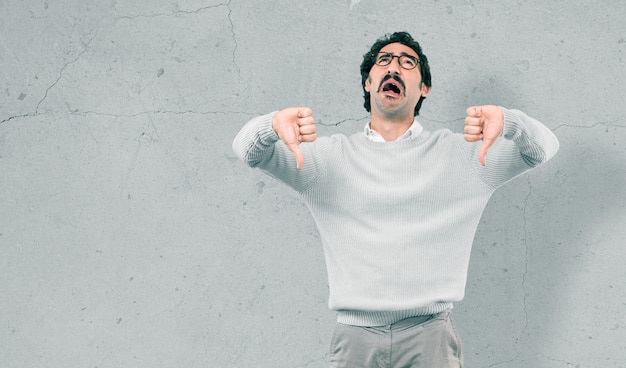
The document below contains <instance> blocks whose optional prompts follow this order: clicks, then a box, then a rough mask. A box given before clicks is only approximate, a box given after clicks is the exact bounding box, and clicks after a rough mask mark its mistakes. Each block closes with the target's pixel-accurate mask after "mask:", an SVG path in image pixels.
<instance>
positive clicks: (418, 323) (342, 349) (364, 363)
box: [329, 311, 463, 368]
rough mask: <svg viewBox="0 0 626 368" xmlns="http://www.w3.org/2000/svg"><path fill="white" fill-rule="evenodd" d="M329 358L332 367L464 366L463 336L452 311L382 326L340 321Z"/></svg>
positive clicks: (410, 367) (419, 367)
mask: <svg viewBox="0 0 626 368" xmlns="http://www.w3.org/2000/svg"><path fill="white" fill-rule="evenodd" d="M329 358H330V363H331V367H349V368H356V367H358V368H370V367H371V368H383V367H384V368H452V367H454V368H461V367H463V351H462V347H461V340H460V339H459V336H458V333H457V332H456V328H455V327H454V322H453V321H452V316H451V315H450V311H444V312H441V313H439V314H434V315H432V316H423V317H422V316H420V317H412V318H407V319H404V320H402V321H398V322H396V323H394V324H391V325H388V326H379V327H360V326H350V325H344V324H341V323H337V326H336V327H335V332H334V334H333V338H332V341H331V344H330V355H329Z"/></svg>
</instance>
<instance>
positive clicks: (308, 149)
mask: <svg viewBox="0 0 626 368" xmlns="http://www.w3.org/2000/svg"><path fill="white" fill-rule="evenodd" d="M361 75H362V86H363V90H364V94H365V96H364V97H365V103H364V106H365V108H366V109H367V111H369V112H370V113H371V120H370V122H369V123H368V124H367V125H366V126H365V129H364V132H359V133H356V134H353V135H351V136H349V137H346V136H344V135H333V136H331V137H320V138H317V135H316V130H315V125H314V119H313V115H312V111H311V109H309V108H306V107H291V108H286V109H283V110H281V111H278V112H274V113H271V114H268V115H264V116H260V117H257V118H255V119H252V120H251V121H250V122H248V123H247V124H246V125H245V127H244V128H243V129H242V130H241V131H240V132H239V134H238V135H237V137H236V138H235V140H234V142H233V149H234V151H235V152H236V153H237V154H238V156H239V157H240V158H241V159H242V160H243V161H244V162H246V163H247V164H248V165H250V166H252V167H259V168H261V169H262V170H264V171H266V172H268V173H269V174H271V175H272V176H274V177H275V178H278V179H279V180H282V181H283V182H284V183H286V184H287V185H289V186H291V187H292V188H293V189H295V190H296V191H298V192H299V193H300V194H301V196H302V198H303V199H304V201H305V202H306V203H307V205H308V208H309V209H310V211H311V213H312V215H313V217H314V219H315V222H316V224H317V227H318V229H319V234H320V237H321V239H322V242H323V246H324V252H325V257H326V264H327V270H328V283H329V289H330V295H329V307H330V309H332V310H335V311H337V314H338V319H337V327H336V330H335V333H334V336H333V339H332V342H331V351H330V355H329V356H330V361H331V365H332V366H333V367H437V368H442V367H461V366H462V364H463V357H462V348H461V343H460V340H459V337H458V335H457V333H456V331H455V328H454V324H453V322H452V320H451V317H450V309H451V308H452V303H454V302H457V301H460V300H461V299H462V298H463V296H464V291H465V284H466V279H467V270H468V264H469V257H470V251H471V246H472V240H473V238H474V233H475V231H476V228H477V226H478V223H479V220H480V217H481V214H482V211H483V209H484V208H485V206H486V204H487V202H488V200H489V198H490V196H491V194H492V193H493V192H494V191H495V190H496V189H497V188H498V187H499V186H501V185H502V184H504V183H505V182H507V181H508V180H510V179H512V178H514V177H515V176H518V175H520V174H521V173H524V172H526V171H528V170H530V169H531V168H533V167H536V166H537V165H539V164H541V163H543V162H545V161H547V160H548V159H549V158H551V157H552V156H553V155H554V154H555V153H556V152H557V150H558V147H559V143H558V140H557V139H556V137H555V136H554V134H552V132H551V131H550V130H549V129H548V128H546V127H545V126H544V125H542V124H541V123H539V122H538V121H536V120H534V119H532V118H530V117H528V116H527V115H525V114H524V113H522V112H520V111H516V110H509V109H505V108H501V107H497V106H490V105H489V106H475V107H470V108H468V109H467V117H466V119H465V122H466V125H465V128H464V134H455V133H453V132H451V131H450V130H447V129H442V130H438V131H435V132H429V131H425V130H424V129H423V128H422V127H421V126H420V124H419V123H418V122H417V120H416V119H415V116H417V115H418V112H419V108H420V106H421V104H422V102H423V99H424V98H425V97H426V96H427V95H428V93H429V92H430V87H431V81H430V69H429V66H428V60H427V58H426V56H425V55H424V54H423V53H422V49H421V47H420V45H419V44H418V43H417V42H416V41H415V40H413V38H412V37H411V36H410V35H409V34H408V33H405V32H398V33H394V34H392V35H387V36H385V37H383V38H381V39H379V40H377V42H376V43H375V44H374V45H373V46H372V48H371V50H370V51H369V52H368V53H366V54H365V55H364V58H363V63H362V64H361ZM301 143H302V144H301Z"/></svg>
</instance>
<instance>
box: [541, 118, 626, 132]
mask: <svg viewBox="0 0 626 368" xmlns="http://www.w3.org/2000/svg"><path fill="white" fill-rule="evenodd" d="M622 120H623V118H618V119H614V120H611V121H601V122H598V123H595V124H592V125H574V124H561V125H558V126H557V127H556V128H554V129H552V131H554V132H555V131H557V130H559V129H561V128H574V129H593V128H596V127H598V126H606V127H618V128H626V125H622V124H618V123H619V122H621V121H622Z"/></svg>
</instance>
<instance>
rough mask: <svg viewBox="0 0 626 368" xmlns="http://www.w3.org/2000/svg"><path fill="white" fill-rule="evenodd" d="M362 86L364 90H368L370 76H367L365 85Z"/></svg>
mask: <svg viewBox="0 0 626 368" xmlns="http://www.w3.org/2000/svg"><path fill="white" fill-rule="evenodd" d="M363 88H364V89H365V92H369V91H370V88H371V83H370V77H367V79H366V80H365V86H363Z"/></svg>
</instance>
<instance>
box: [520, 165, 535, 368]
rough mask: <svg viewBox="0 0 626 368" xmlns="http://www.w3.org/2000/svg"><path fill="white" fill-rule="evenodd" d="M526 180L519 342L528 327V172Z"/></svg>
mask: <svg viewBox="0 0 626 368" xmlns="http://www.w3.org/2000/svg"><path fill="white" fill-rule="evenodd" d="M526 182H527V183H528V194H526V198H524V209H523V212H522V214H523V217H524V224H523V227H522V229H523V230H524V250H525V256H524V273H523V274H522V293H523V297H524V298H523V307H524V327H523V328H522V331H521V332H520V335H519V338H518V341H519V342H521V341H522V340H523V339H524V334H525V333H526V330H527V329H528V304H527V299H526V298H527V295H528V291H527V289H526V276H527V275H528V258H529V247H528V220H527V219H528V202H529V200H530V196H531V195H532V193H533V186H532V183H531V182H530V176H529V175H528V174H526ZM520 354H521V353H520ZM518 358H519V354H518Z"/></svg>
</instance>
